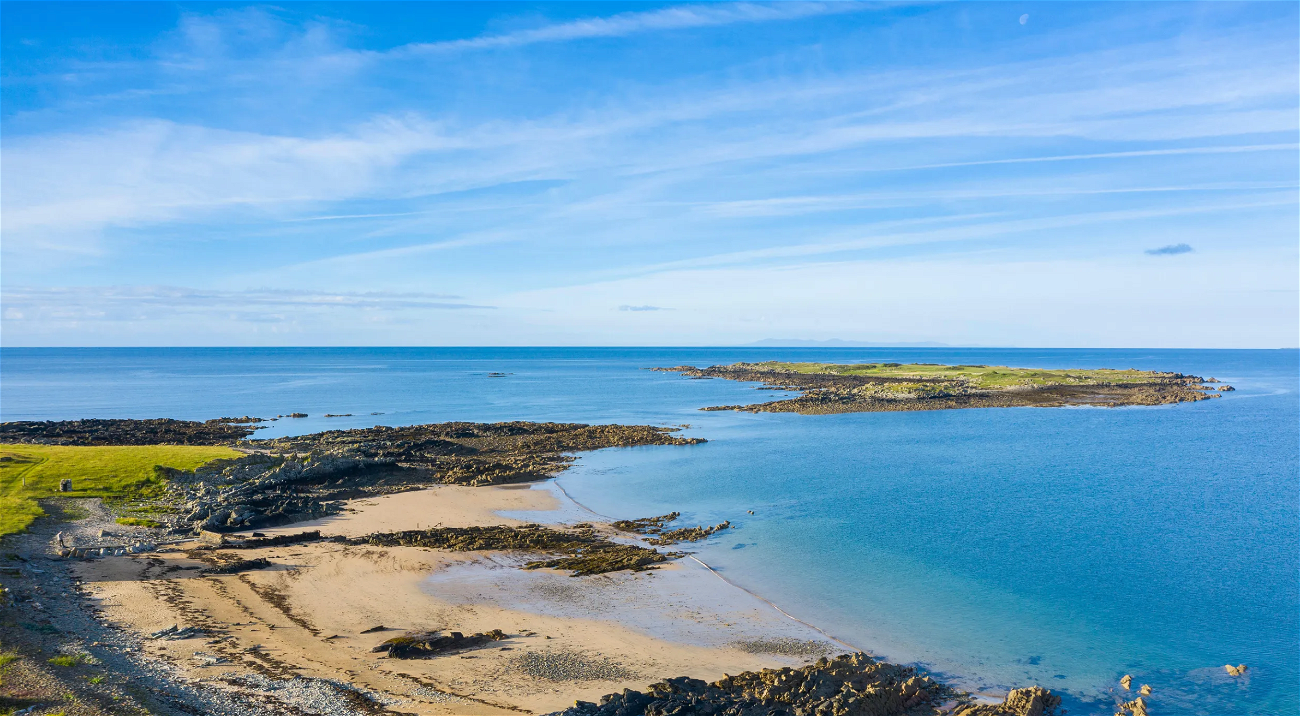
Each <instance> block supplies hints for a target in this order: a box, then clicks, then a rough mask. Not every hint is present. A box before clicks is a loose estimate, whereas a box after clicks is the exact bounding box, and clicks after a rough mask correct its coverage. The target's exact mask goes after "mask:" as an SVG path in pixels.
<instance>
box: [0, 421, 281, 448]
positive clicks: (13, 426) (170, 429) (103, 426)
mask: <svg viewBox="0 0 1300 716" xmlns="http://www.w3.org/2000/svg"><path fill="white" fill-rule="evenodd" d="M254 422H260V421H259V420H258V419H257V418H248V417H243V418H217V419H216V420H209V421H207V422H203V423H200V422H196V421H193V420H172V419H171V418H157V419H155V420H98V419H90V420H60V421H53V420H46V421H29V420H20V421H16V422H9V423H0V443H39V444H42V445H226V444H229V443H233V442H235V441H236V440H241V439H243V438H246V437H248V436H249V435H252V434H253V431H254V430H255V429H256V428H252V427H249V424H250V423H254Z"/></svg>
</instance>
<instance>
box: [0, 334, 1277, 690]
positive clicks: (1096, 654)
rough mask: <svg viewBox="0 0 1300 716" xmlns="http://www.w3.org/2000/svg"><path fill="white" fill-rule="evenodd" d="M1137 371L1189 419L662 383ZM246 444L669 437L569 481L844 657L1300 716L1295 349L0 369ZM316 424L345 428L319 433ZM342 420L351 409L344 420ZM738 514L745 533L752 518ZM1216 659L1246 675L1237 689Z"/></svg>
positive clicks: (590, 462)
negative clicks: (1033, 370) (478, 430)
mask: <svg viewBox="0 0 1300 716" xmlns="http://www.w3.org/2000/svg"><path fill="white" fill-rule="evenodd" d="M769 359H775V360H803V361H826V362H839V363H851V362H901V363H908V362H921V363H962V364H987V365H1008V366H1017V367H1039V368H1140V369H1150V370H1166V371H1178V372H1182V373H1188V374H1193V375H1200V376H1204V377H1214V378H1217V379H1219V380H1220V381H1223V382H1225V383H1228V384H1230V385H1232V386H1233V387H1235V388H1236V390H1235V392H1230V393H1227V394H1225V395H1224V397H1222V398H1217V399H1213V400H1206V401H1201V402H1197V403H1190V404H1182V405H1172V406H1159V407H1127V408H992V409H974V410H945V411H925V412H889V413H854V414H846V415H816V416H806V415H795V414H785V413H757V414H751V413H741V412H702V411H700V408H702V407H705V406H712V405H729V404H738V403H754V402H761V401H765V400H773V399H777V398H780V397H782V396H783V395H786V394H783V393H780V392H775V391H770V390H763V391H756V390H755V388H756V387H757V386H755V385H754V384H752V383H739V382H733V381H725V380H694V379H689V378H685V377H683V376H681V375H678V374H674V373H663V372H654V371H650V370H647V369H648V368H651V367H656V366H679V365H696V366H705V365H716V364H725V363H733V362H737V361H758V360H769ZM292 412H300V413H307V414H308V415H309V417H307V418H299V419H289V418H284V419H281V420H277V421H275V422H271V423H267V424H266V425H267V427H266V428H265V429H263V430H259V431H258V437H276V436H281V435H290V434H301V433H308V432H316V431H321V430H333V429H345V428H358V427H369V426H373V425H378V424H383V425H409V424H418V423H430V422H440V421H448V420H467V421H501V420H545V421H562V422H583V423H642V424H654V425H665V426H668V425H671V426H682V431H683V434H685V435H691V436H698V437H703V438H706V439H707V440H708V442H706V443H703V444H700V445H695V446H689V447H673V446H666V447H640V448H624V449H609V450H602V451H598V452H594V453H584V454H582V456H581V458H580V459H579V460H578V461H577V463H576V464H575V465H574V466H573V468H572V469H570V470H569V471H567V472H565V473H564V474H562V475H561V476H560V477H559V478H558V485H559V486H561V487H563V488H564V490H565V492H567V493H568V494H569V495H571V496H572V497H573V498H574V499H575V500H577V501H578V502H580V503H581V504H583V505H585V506H586V507H588V508H590V509H592V510H594V511H596V512H598V513H600V514H603V515H607V516H610V517H616V518H633V517H643V516H648V515H657V514H663V513H666V512H670V511H674V510H676V511H680V512H682V513H683V518H682V520H683V521H684V522H689V523H691V524H705V523H708V524H713V523H717V522H721V521H722V520H730V521H731V522H732V524H733V525H734V526H735V529H733V530H730V531H727V532H723V533H721V534H720V536H717V537H714V538H712V539H711V540H710V541H709V542H707V543H704V544H702V545H700V546H698V547H697V548H696V549H697V556H698V557H699V558H700V559H701V560H703V561H705V562H707V563H708V564H710V565H711V566H713V567H714V568H715V569H717V570H718V571H719V572H720V573H721V574H722V575H724V576H725V577H726V578H727V579H728V580H730V581H732V582H734V583H736V584H738V585H740V586H743V587H744V588H746V589H749V590H750V591H753V592H755V593H757V594H759V595H761V596H763V597H765V598H767V599H769V600H771V601H772V602H774V603H775V604H777V605H779V606H780V607H781V608H782V609H784V610H785V611H787V612H789V613H790V614H792V615H794V616H796V617H798V618H800V619H802V620H804V621H807V622H810V623H812V624H815V625H817V626H818V627H820V628H822V629H824V630H825V631H827V632H828V633H830V634H832V635H834V636H835V637H836V638H838V639H841V640H843V641H845V642H847V643H849V644H852V645H854V646H857V647H859V648H862V649H866V650H869V651H871V652H873V653H875V654H877V655H880V656H882V657H884V658H887V659H889V660H892V661H897V662H903V663H913V664H917V665H918V666H920V667H921V668H923V669H925V670H927V671H928V672H930V673H932V674H935V675H937V676H940V677H943V678H947V679H950V680H952V681H953V682H955V683H958V684H960V685H962V686H965V687H967V688H971V689H975V690H980V691H983V692H986V693H996V692H998V691H1000V690H1001V691H1005V690H1006V689H1009V688H1014V687H1017V686H1023V685H1028V684H1034V683H1036V684H1042V685H1044V686H1047V687H1049V688H1052V689H1053V690H1055V691H1056V692H1058V693H1061V694H1063V695H1064V697H1065V699H1066V703H1065V705H1066V707H1067V708H1068V709H1069V712H1070V713H1071V714H1075V715H1082V714H1112V713H1114V711H1115V705H1116V703H1117V701H1118V700H1120V699H1126V698H1132V697H1133V696H1134V694H1133V693H1132V692H1126V691H1123V690H1122V689H1120V687H1119V686H1118V681H1119V679H1120V677H1121V676H1123V675H1125V674H1129V675H1132V677H1133V679H1134V688H1136V687H1137V686H1138V685H1139V684H1149V685H1150V686H1151V687H1152V689H1153V693H1152V695H1151V696H1150V697H1149V699H1148V700H1149V702H1150V713H1151V714H1153V716H1159V715H1161V714H1214V715H1219V714H1276V715H1282V716H1293V715H1295V714H1300V352H1297V351H1295V350H1257V351H1236V350H1063V349H1062V350H1057V349H1053V350H1037V349H984V348H834V349H820V348H302V349H297V348H277V349H265V348H171V349H143V348H142V349H89V348H87V349H25V348H4V349H3V350H0V418H2V419H3V420H6V421H9V420H64V419H74V418H87V417H99V418H108V417H116V418H155V417H170V418H180V419H191V420H206V419H209V418H216V417H224V416H243V415H252V416H261V417H271V416H275V415H287V414H289V413H292ZM325 414H334V415H342V417H329V418H327V417H324V416H325ZM345 414H350V415H345ZM750 511H752V512H753V514H750ZM1225 664H1233V665H1236V664H1246V665H1247V666H1248V667H1249V668H1248V670H1247V671H1246V673H1245V675H1244V676H1242V677H1231V676H1229V675H1228V674H1227V673H1226V671H1225V670H1224V668H1223V667H1224V665H1225Z"/></svg>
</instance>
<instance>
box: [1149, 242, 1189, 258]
mask: <svg viewBox="0 0 1300 716" xmlns="http://www.w3.org/2000/svg"><path fill="white" fill-rule="evenodd" d="M1146 252H1147V254H1149V255H1151V256H1176V255H1178V254H1190V253H1192V247H1191V246H1188V245H1187V244H1170V245H1168V246H1161V247H1160V248H1158V249H1147V251H1146Z"/></svg>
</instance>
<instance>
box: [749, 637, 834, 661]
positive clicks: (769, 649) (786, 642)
mask: <svg viewBox="0 0 1300 716" xmlns="http://www.w3.org/2000/svg"><path fill="white" fill-rule="evenodd" d="M727 646H730V647H731V648H733V649H739V650H741V651H743V652H745V653H748V654H783V655H785V656H826V655H828V654H829V653H830V652H832V651H834V647H832V646H831V645H830V644H828V643H826V642H824V641H813V640H811V639H806V640H805V639H795V638H793V637H776V638H771V639H745V640H739V641H733V642H731V643H730V644H728V645H727Z"/></svg>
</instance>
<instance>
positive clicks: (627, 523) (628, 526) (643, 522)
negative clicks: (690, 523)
mask: <svg viewBox="0 0 1300 716" xmlns="http://www.w3.org/2000/svg"><path fill="white" fill-rule="evenodd" d="M681 516H682V513H680V512H669V513H668V514H666V515H659V516H658V517H640V518H637V519H635V520H619V521H617V522H615V523H614V529H617V530H622V531H623V532H635V533H637V534H642V535H650V534H659V533H660V532H663V530H664V526H665V525H667V524H668V523H669V522H672V521H674V520H676V519H677V518H678V517H681Z"/></svg>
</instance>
